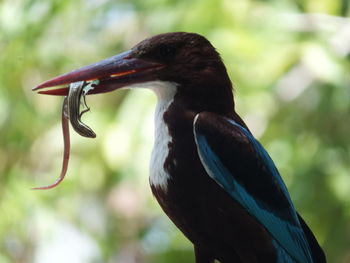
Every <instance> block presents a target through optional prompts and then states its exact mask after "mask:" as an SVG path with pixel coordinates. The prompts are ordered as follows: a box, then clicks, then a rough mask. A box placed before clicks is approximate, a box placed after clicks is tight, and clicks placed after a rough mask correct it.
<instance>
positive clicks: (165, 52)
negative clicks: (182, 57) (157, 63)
mask: <svg viewBox="0 0 350 263" xmlns="http://www.w3.org/2000/svg"><path fill="white" fill-rule="evenodd" d="M175 53H176V49H175V47H174V46H170V45H165V44H164V45H161V46H160V47H159V49H158V54H159V57H160V58H171V57H173V56H174V55H175Z"/></svg>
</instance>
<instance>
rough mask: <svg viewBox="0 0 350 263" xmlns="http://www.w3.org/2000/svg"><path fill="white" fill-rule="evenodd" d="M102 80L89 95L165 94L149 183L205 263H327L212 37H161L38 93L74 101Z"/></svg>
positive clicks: (157, 116)
mask: <svg viewBox="0 0 350 263" xmlns="http://www.w3.org/2000/svg"><path fill="white" fill-rule="evenodd" d="M92 80H98V82H96V83H97V84H96V85H95V86H94V89H91V90H89V91H88V94H96V93H104V92H110V91H113V90H117V89H121V88H130V89H133V88H147V89H150V90H152V91H154V93H155V94H156V96H157V105H156V110H155V142H154V147H153V150H152V157H151V162H150V177H149V182H150V186H151V189H152V192H153V195H154V196H155V198H156V199H157V201H158V202H159V204H160V206H161V207H162V209H163V210H164V212H165V213H166V214H167V216H168V217H169V218H170V219H171V220H172V221H173V223H174V224H175V225H176V226H177V227H178V228H179V229H180V230H181V231H182V233H183V234H184V235H185V236H186V237H187V238H188V239H189V240H190V241H191V242H192V243H193V246H194V254H195V262H196V263H212V262H214V261H215V260H218V261H219V262H222V263H230V262H237V263H238V262H242V263H243V262H245V263H254V262H276V263H282V262H283V263H284V262H295V263H312V262H313V263H323V262H326V257H325V254H324V252H323V250H322V248H321V247H320V245H319V244H318V242H317V240H316V238H315V236H314V235H313V233H312V231H311V230H310V228H309V227H308V226H307V224H306V223H305V221H304V220H303V218H302V217H301V216H300V215H299V214H298V212H297V211H296V209H295V207H294V205H293V203H292V200H291V197H290V195H289V193H288V190H287V187H286V185H285V184H284V182H283V180H282V178H281V176H280V174H279V172H278V170H277V168H276V166H275V164H274V162H273V160H272V159H271V157H270V156H269V154H268V153H267V151H266V150H265V149H264V147H263V146H262V145H261V144H260V143H259V142H258V141H257V140H256V139H255V138H254V136H253V134H252V132H251V131H250V130H249V128H248V127H247V125H246V124H245V123H244V121H243V120H242V118H241V117H240V116H239V115H238V114H237V113H236V111H235V102H234V96H233V86H232V83H231V80H230V78H229V76H228V74H227V71H226V68H225V65H224V63H223V62H222V60H221V58H220V55H219V54H218V52H217V51H216V50H215V48H214V47H213V46H212V44H211V43H210V42H209V41H208V40H207V39H206V38H205V37H203V36H201V35H199V34H196V33H186V32H175V33H165V34H160V35H156V36H153V37H150V38H147V39H145V40H143V41H141V42H140V43H139V44H137V45H136V46H134V47H133V48H131V49H130V50H128V51H126V52H123V53H121V54H119V55H115V56H113V57H110V58H108V59H104V60H102V61H100V62H97V63H95V64H91V65H88V66H85V67H82V68H79V69H77V70H74V71H72V72H69V73H66V74H63V75H60V76H58V77H55V78H53V79H50V80H48V81H46V82H44V83H42V84H41V85H39V86H37V87H36V88H34V90H39V93H42V94H50V95H61V96H66V95H67V94H68V89H69V84H70V83H73V82H77V81H92ZM57 86H59V87H57Z"/></svg>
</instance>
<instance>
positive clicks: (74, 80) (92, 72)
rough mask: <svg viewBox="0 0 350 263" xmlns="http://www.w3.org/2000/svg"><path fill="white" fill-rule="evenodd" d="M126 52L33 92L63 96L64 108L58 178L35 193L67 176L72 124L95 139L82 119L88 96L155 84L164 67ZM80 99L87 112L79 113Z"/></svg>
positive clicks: (85, 134)
mask: <svg viewBox="0 0 350 263" xmlns="http://www.w3.org/2000/svg"><path fill="white" fill-rule="evenodd" d="M131 52H132V51H127V52H124V53H121V54H119V55H116V56H113V57H111V58H108V59H105V60H102V61H100V62H97V63H94V64H91V65H88V66H85V67H82V68H80V69H77V70H74V71H72V72H69V73H66V74H63V75H60V76H58V77H55V78H52V79H50V80H48V81H45V82H44V83H42V84H40V85H38V86H37V87H35V88H33V91H38V93H39V94H46V95H56V96H64V97H65V98H64V102H63V107H62V132H63V141H64V153H63V163H62V168H61V173H60V176H59V178H58V179H57V180H56V181H55V182H54V183H53V184H51V185H48V186H42V187H35V188H32V189H36V190H43V189H51V188H54V187H56V186H57V185H58V184H60V183H61V182H62V181H63V179H64V177H65V175H66V172H67V169H68V162H69V154H70V135H69V122H68V120H70V123H71V125H72V127H73V128H74V130H75V131H76V132H77V133H79V134H80V135H81V136H84V137H89V138H95V137H96V134H95V133H94V132H93V130H92V129H91V128H90V127H89V126H87V125H86V124H84V123H83V122H82V121H81V116H82V115H83V114H84V113H85V112H87V111H89V108H88V107H87V105H86V101H85V96H86V95H90V94H98V93H105V92H110V91H113V90H116V89H120V88H123V87H126V86H129V85H133V84H136V83H141V82H145V81H149V80H153V79H154V77H155V73H156V72H157V70H158V69H160V68H162V67H163V65H162V64H160V63H155V62H151V61H147V60H144V59H140V58H136V57H131V56H130V54H131ZM81 98H84V105H85V107H86V109H85V110H83V111H82V112H80V105H81Z"/></svg>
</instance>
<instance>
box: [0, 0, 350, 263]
mask: <svg viewBox="0 0 350 263" xmlns="http://www.w3.org/2000/svg"><path fill="white" fill-rule="evenodd" d="M349 14H350V11H349V1H348V0H342V1H341V0H297V1H291V0H274V1H273V0H271V1H268V0H265V1H262V0H261V1H258V0H256V1H253V0H192V1H185V0H179V1H175V0H147V1H145V0H137V1H123V0H119V1H107V0H85V1H84V0H80V1H79V0H78V1H68V0H50V1H41V0H3V1H1V2H0V145H1V147H0V263H7V262H11V263H12V262H18V263H19V262H21V263H22V262H35V263H47V262H51V263H56V262H60V263H61V262H65V263H67V262H68V263H80V262H108V263H109V262H113V263H114V262H117V263H136V262H137V263H143V262H170V263H171V262H193V252H192V246H191V244H190V243H189V242H188V241H187V240H186V239H185V238H184V237H183V236H182V234H181V233H180V232H179V231H178V230H177V229H176V228H175V227H174V226H173V225H172V223H171V222H170V221H169V219H168V218H167V217H166V216H165V215H164V214H163V212H162V211H161V210H160V208H159V206H158V205H157V203H156V201H155V199H154V198H153V197H152V195H151V191H150V189H149V186H148V161H149V158H150V152H151V148H152V143H153V111H154V106H155V103H156V99H155V96H154V95H153V94H152V93H151V92H150V91H147V90H134V91H130V92H128V91H119V92H114V93H109V94H108V95H106V94H104V95H95V96H89V97H88V99H87V100H88V104H89V106H90V107H91V111H92V112H91V113H88V114H85V115H84V122H86V123H87V124H88V125H89V126H91V127H92V128H93V129H94V131H95V132H96V133H97V138H96V139H95V140H91V139H86V138H82V137H80V136H78V135H77V134H76V133H74V132H73V131H72V130H71V131H72V132H71V136H72V138H71V139H72V146H71V147H72V152H71V159H70V165H69V170H68V174H67V177H66V179H65V180H64V182H63V183H62V184H61V185H60V186H59V187H57V188H55V189H53V190H48V191H33V190H30V188H31V187H34V186H42V185H47V184H49V183H52V182H53V181H54V180H55V179H56V177H57V176H58V175H59V172H60V166H61V162H62V153H63V143H62V134H61V126H60V125H61V124H60V111H61V104H62V98H58V97H51V96H44V95H38V94H35V93H34V92H32V91H31V88H32V87H34V86H35V85H37V84H39V83H41V82H43V81H44V80H47V79H49V78H51V77H54V76H56V75H58V74H61V73H64V72H67V71H70V70H72V69H75V68H77V67H80V66H83V65H86V64H88V63H92V62H96V61H99V60H101V59H103V58H106V57H109V56H112V55H114V54H117V53H119V52H121V51H124V50H127V49H129V48H130V47H132V46H133V45H134V44H136V43H137V42H138V41H140V40H142V39H144V38H146V37H148V36H151V35H154V34H157V33H163V32H169V31H190V32H197V33H200V34H203V35H204V36H206V37H207V38H208V39H209V40H210V41H211V42H212V43H213V45H214V46H215V47H216V48H217V50H218V51H219V52H220V53H221V55H222V58H223V60H224V62H225V64H226V65H227V67H228V71H229V74H230V76H231V79H232V81H233V82H234V84H235V97H236V103H237V111H238V112H239V113H240V115H241V116H242V117H243V119H244V120H245V121H246V122H247V124H248V126H250V128H251V129H252V131H253V133H254V134H255V136H256V137H257V138H259V140H261V142H262V143H263V145H264V146H265V147H266V148H267V150H268V151H269V152H270V154H271V156H272V158H273V159H274V160H275V162H276V165H277V167H278V168H279V170H280V172H281V174H282V176H283V178H284V180H285V182H286V184H287V186H288V188H289V190H290V193H291V196H292V199H293V200H294V202H295V206H296V207H297V209H298V210H299V212H300V213H301V214H302V215H303V217H304V218H305V220H306V221H307V222H308V223H309V225H310V226H311V228H312V229H313V231H314V233H315V235H316V236H317V238H318V240H319V242H320V244H321V245H322V246H323V247H324V249H325V251H326V254H327V257H328V259H329V262H350V140H349V135H350V126H349V120H350V74H349V69H350V60H349V58H350V56H349V52H350V20H349Z"/></svg>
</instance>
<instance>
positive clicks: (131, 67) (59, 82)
mask: <svg viewBox="0 0 350 263" xmlns="http://www.w3.org/2000/svg"><path fill="white" fill-rule="evenodd" d="M131 53H132V52H131V51H126V52H123V53H121V54H119V55H116V56H113V57H110V58H107V59H104V60H102V61H100V62H97V63H94V64H91V65H88V66H85V67H82V68H80V69H77V70H74V71H72V72H69V73H66V74H63V75H60V76H58V77H55V78H53V79H50V80H47V81H45V82H44V83H42V84H40V85H39V86H37V87H35V88H34V89H33V90H34V91H36V90H40V91H39V92H38V93H40V94H48V95H58V96H66V95H68V91H69V84H70V83H73V82H77V81H92V80H99V84H98V85H95V86H94V89H92V90H90V91H89V92H88V94H97V93H103V92H110V91H113V90H115V89H119V88H122V87H125V86H129V85H131V84H135V83H140V82H145V81H151V80H155V79H156V72H157V69H160V68H161V67H163V65H162V64H159V63H155V62H151V61H147V60H144V59H140V58H134V57H132V54H131ZM55 86H63V87H60V88H56V89H46V90H42V89H45V88H51V87H55Z"/></svg>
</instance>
